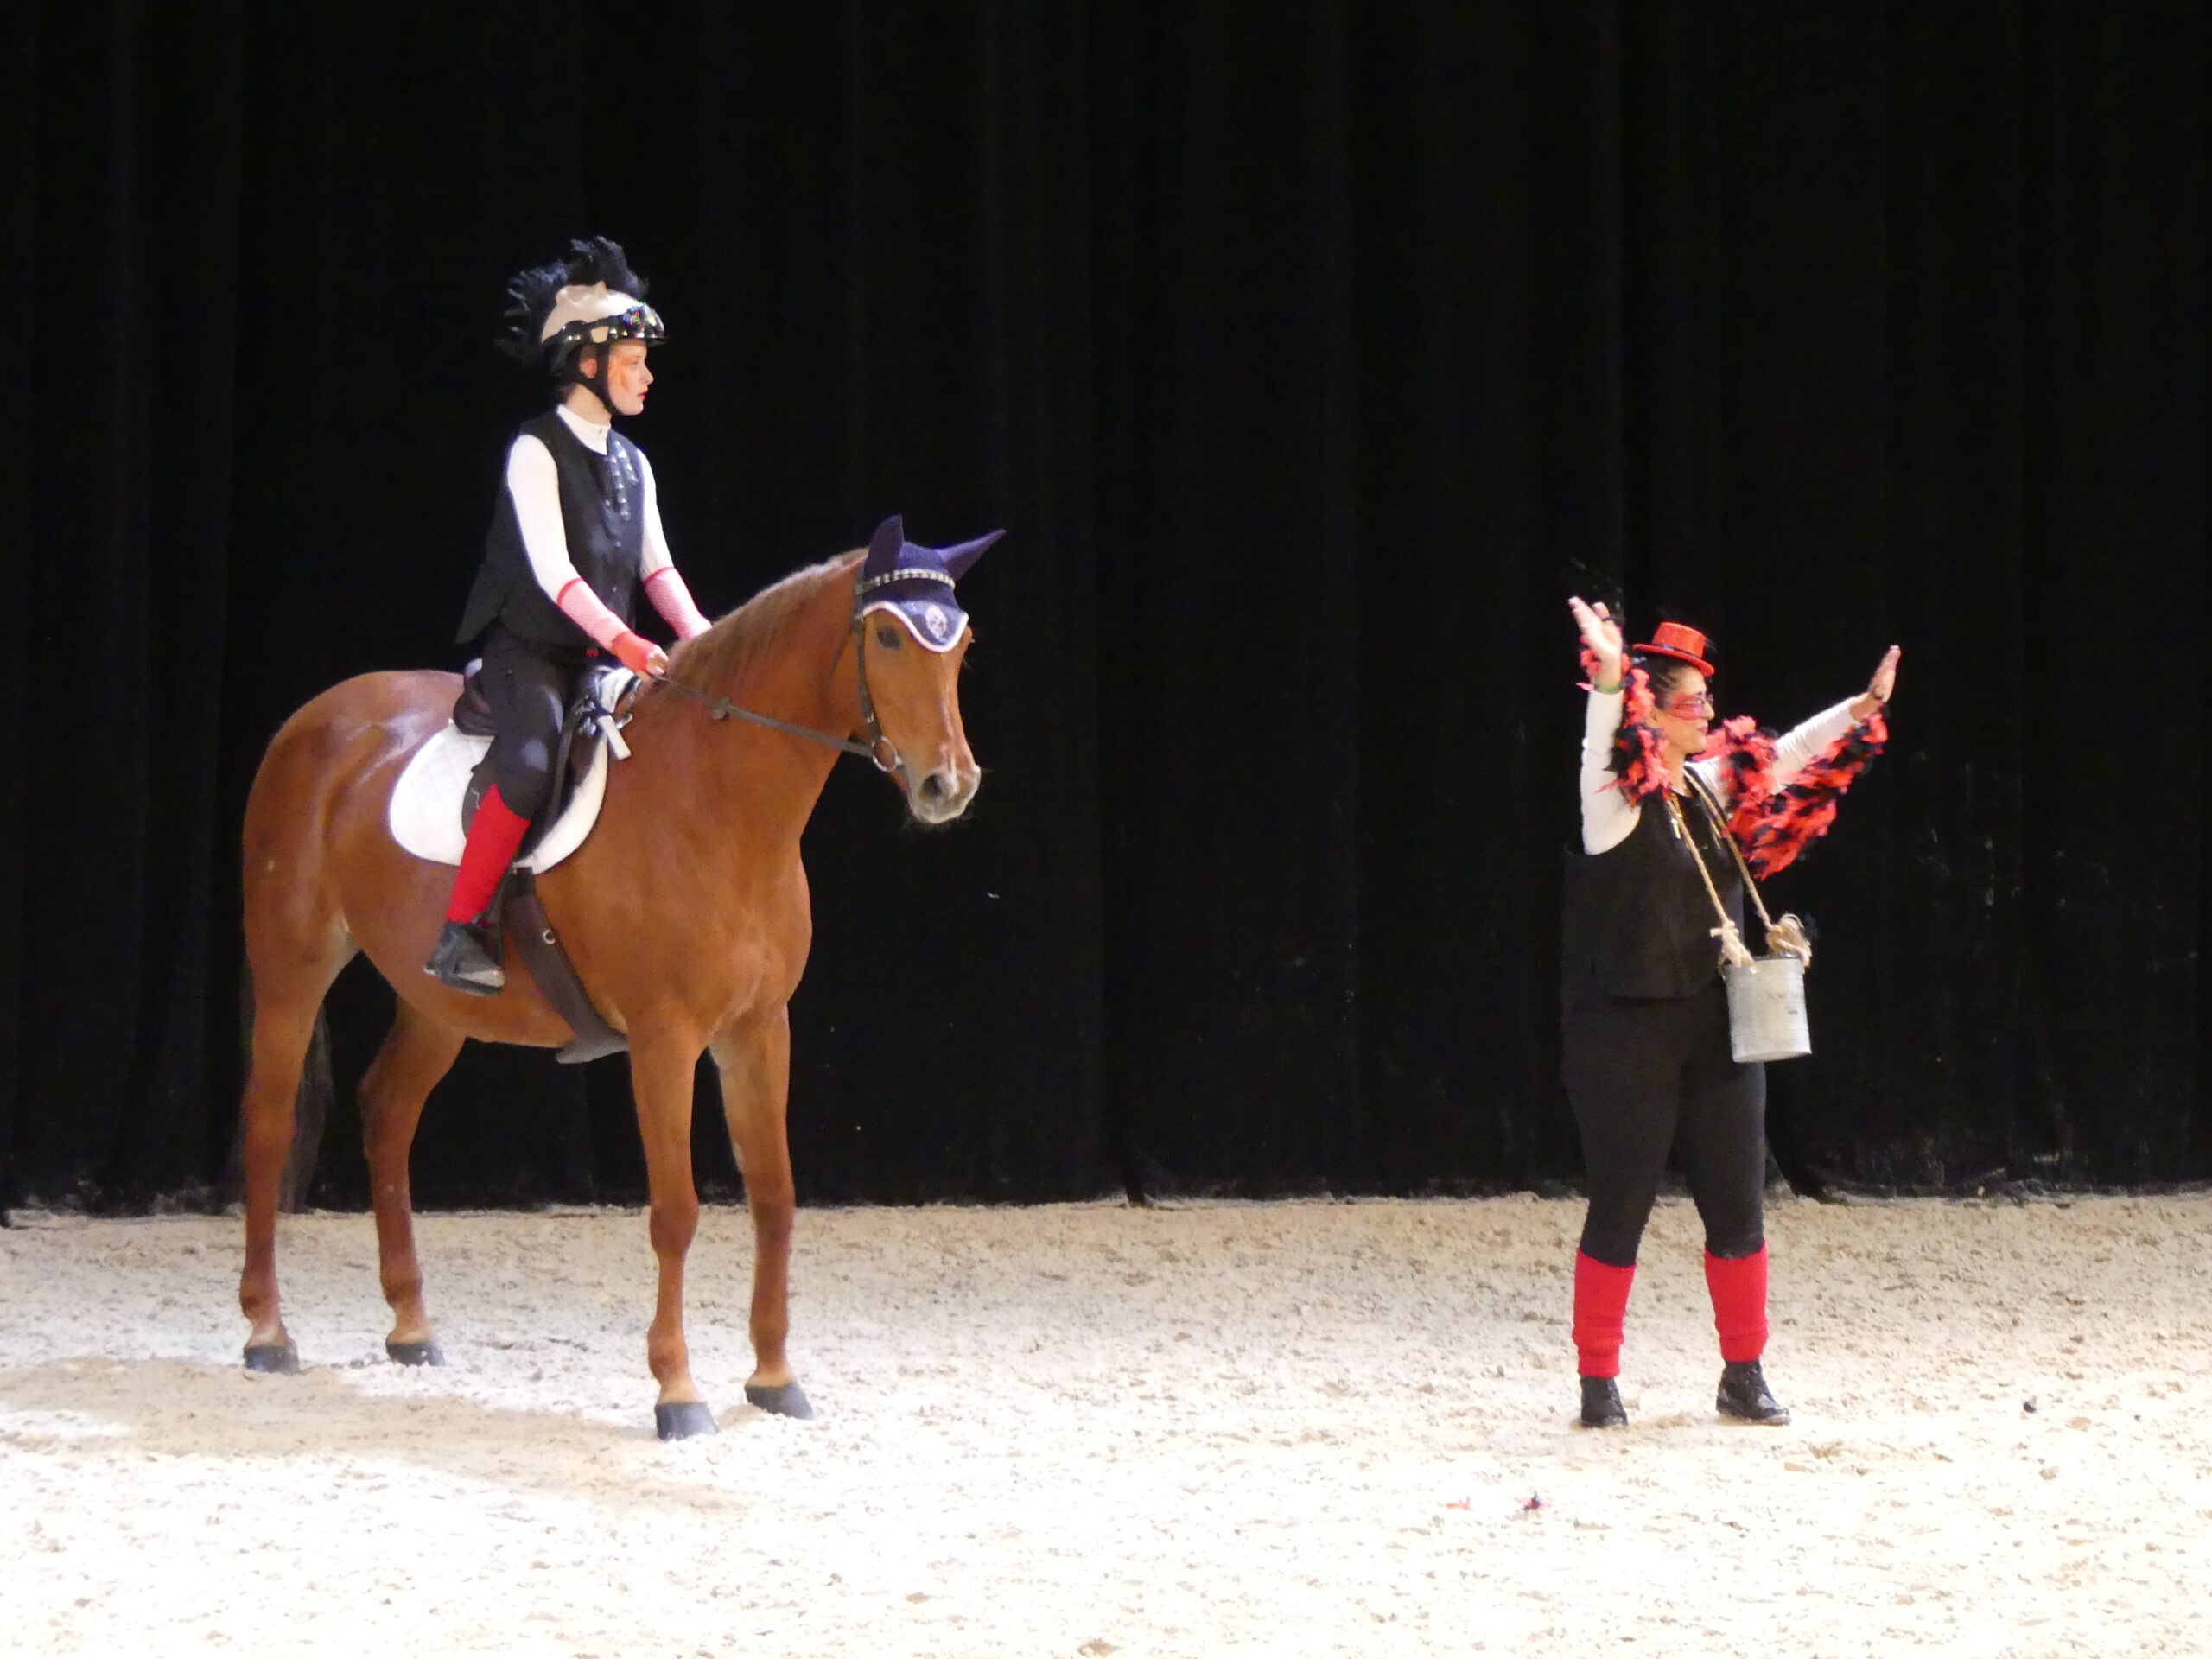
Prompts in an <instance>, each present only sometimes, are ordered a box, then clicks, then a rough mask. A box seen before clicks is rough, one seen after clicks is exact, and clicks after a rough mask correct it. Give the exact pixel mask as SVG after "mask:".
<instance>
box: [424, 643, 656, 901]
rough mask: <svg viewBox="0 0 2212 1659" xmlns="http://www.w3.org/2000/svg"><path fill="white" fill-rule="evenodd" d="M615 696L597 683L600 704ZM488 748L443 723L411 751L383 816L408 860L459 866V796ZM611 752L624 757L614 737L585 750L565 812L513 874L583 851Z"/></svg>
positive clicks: (611, 686) (611, 687)
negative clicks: (582, 768) (586, 756)
mask: <svg viewBox="0 0 2212 1659" xmlns="http://www.w3.org/2000/svg"><path fill="white" fill-rule="evenodd" d="M617 672H618V673H620V677H621V679H622V680H623V681H626V680H627V679H628V678H629V676H628V674H627V673H626V671H617ZM618 689H619V686H618V685H617V684H615V683H609V682H608V681H606V680H602V681H601V695H600V701H601V703H602V704H603V705H610V706H611V705H612V703H613V700H614V694H615V692H616V690H618ZM612 725H613V722H612V721H607V722H606V723H605V727H606V728H611V727H612ZM603 729H604V728H603ZM490 747H492V740H491V739H490V738H488V737H471V736H469V735H468V734H467V733H465V732H463V731H461V729H460V728H457V727H456V726H454V723H453V722H452V721H447V722H446V724H445V725H444V727H443V728H442V729H441V730H440V731H439V732H438V734H437V735H436V736H435V737H433V738H432V739H431V740H430V741H429V742H427V743H425V744H424V745H423V747H421V748H419V749H417V750H416V751H415V758H414V759H413V760H410V761H409V762H408V763H407V769H406V770H405V771H404V772H401V773H400V774H399V782H398V783H397V784H396V785H393V786H392V791H391V809H390V811H389V813H388V814H387V817H388V821H389V823H391V838H392V839H393V840H394V841H396V842H398V843H399V844H400V846H401V847H402V848H403V849H405V850H406V851H408V852H410V853H412V854H414V855H415V856H416V857H417V858H426V859H428V860H429V861H430V862H431V863H433V864H454V865H457V864H459V863H460V862H461V849H462V848H463V847H465V846H467V844H468V837H467V835H466V834H465V833H464V832H463V831H462V829H461V797H462V796H464V795H466V794H467V792H468V779H469V778H470V776H471V775H472V774H473V773H474V772H475V770H476V765H477V762H479V761H480V760H483V758H484V754H485V751H486V750H487V749H489V748H490ZM618 747H620V750H621V753H624V754H626V753H628V749H627V748H626V747H623V746H622V740H621V737H620V734H619V733H618V734H615V735H614V736H613V740H612V741H608V740H607V738H606V737H602V738H601V741H599V742H597V743H594V745H592V753H591V761H590V764H589V765H588V766H587V767H586V768H585V771H584V775H583V776H582V778H581V779H578V780H577V783H576V791H575V794H573V795H571V796H570V797H569V805H568V810H566V811H564V812H563V813H562V814H561V816H560V817H558V818H556V819H555V820H554V822H553V824H552V827H551V828H550V829H547V830H546V832H545V834H544V835H543V837H541V838H540V839H539V841H538V843H537V846H536V847H535V848H533V849H531V852H530V854H529V855H528V856H526V857H524V858H518V859H517V860H516V861H515V863H516V866H517V868H520V869H525V870H550V869H551V868H553V867H554V866H555V865H556V864H558V863H559V862H560V861H562V860H563V859H564V858H566V857H567V856H568V855H569V854H570V853H573V852H575V850H576V849H577V848H579V847H581V846H582V845H583V842H584V837H585V836H588V835H589V834H591V827H592V825H593V824H594V823H598V822H599V808H600V803H601V801H603V800H605V799H606V798H607V760H608V755H607V752H608V750H609V749H613V748H618Z"/></svg>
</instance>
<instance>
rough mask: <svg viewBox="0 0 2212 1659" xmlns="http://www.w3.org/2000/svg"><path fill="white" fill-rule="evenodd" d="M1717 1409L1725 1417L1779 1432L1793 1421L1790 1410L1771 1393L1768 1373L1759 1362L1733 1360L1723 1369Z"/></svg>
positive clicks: (1714, 1406)
mask: <svg viewBox="0 0 2212 1659" xmlns="http://www.w3.org/2000/svg"><path fill="white" fill-rule="evenodd" d="M1713 1409H1714V1410H1715V1411H1717V1412H1719V1414H1721V1415H1722V1416H1723V1417H1734V1418H1736V1419H1738V1420H1739V1421H1743V1422H1746V1423H1765V1424H1768V1425H1770V1426H1771V1427H1777V1428H1778V1427H1781V1426H1782V1425H1783V1424H1784V1423H1786V1422H1788V1421H1789V1407H1787V1406H1784V1405H1782V1404H1780V1403H1779V1402H1777V1401H1776V1399H1775V1397H1774V1395H1772V1394H1771V1393H1770V1392H1769V1391H1768V1389H1767V1386H1766V1373H1764V1371H1762V1370H1759V1363H1758V1361H1757V1360H1756V1359H1739V1360H1731V1361H1730V1362H1729V1363H1727V1364H1726V1365H1724V1366H1722V1367H1721V1368H1720V1395H1719V1398H1718V1399H1716V1400H1715V1401H1714V1402H1713Z"/></svg>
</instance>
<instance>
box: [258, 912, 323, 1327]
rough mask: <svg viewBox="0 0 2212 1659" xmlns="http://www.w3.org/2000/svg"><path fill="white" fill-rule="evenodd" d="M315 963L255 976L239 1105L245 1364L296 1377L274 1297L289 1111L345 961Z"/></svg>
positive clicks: (264, 969)
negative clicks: (326, 998)
mask: <svg viewBox="0 0 2212 1659" xmlns="http://www.w3.org/2000/svg"><path fill="white" fill-rule="evenodd" d="M345 959H346V958H345V955H344V954H343V953H341V954H340V955H339V957H338V959H337V961H336V962H334V963H315V964H314V965H313V966H312V967H302V968H296V969H293V970H292V971H290V972H288V973H283V974H277V973H273V972H270V971H269V970H268V969H267V967H266V965H265V964H263V965H257V967H256V968H255V969H253V970H252V971H253V972H254V986H253V990H254V1006H253V1046H252V1058H251V1063H250V1064H249V1066H248V1068H247V1071H246V1080H245V1097H244V1099H243V1100H241V1101H240V1103H239V1105H238V1113H239V1118H240V1127H241V1129H242V1131H243V1133H242V1135H241V1141H242V1148H241V1150H242V1159H241V1161H242V1162H243V1164H244V1166H245V1271H244V1272H243V1273H241V1274H239V1275H238V1306H239V1308H240V1309H241V1310H242V1311H243V1312H244V1313H245V1317H246V1319H247V1320H248V1322H249V1323H250V1324H251V1327H252V1328H251V1332H250V1333H249V1334H248V1335H247V1337H246V1344H245V1364H246V1369H247V1370H251V1371H296V1370H299V1368H300V1358H299V1351H298V1350H297V1349H296V1348H295V1347H294V1346H293V1345H292V1338H291V1336H290V1334H289V1332H286V1330H285V1329H284V1319H283V1312H282V1310H281V1309H280V1308H279V1306H278V1304H277V1200H278V1198H279V1197H280V1196H281V1189H282V1186H283V1178H284V1164H285V1160H287V1159H288V1158H289V1157H290V1155H291V1151H292V1132H293V1128H294V1110H293V1108H294V1106H295V1103H296V1101H297V1099H298V1096H299V1088H300V1071H301V1067H302V1065H304V1064H305V1063H306V1060H307V1053H308V1045H309V1044H310V1043H311V1042H312V1041H313V1040H314V1039H315V1015H316V1013H317V1012H318V1010H320V1009H321V1006H322V997H323V993H324V992H326V991H327V990H328V989H329V988H330V982H331V981H332V980H334V979H335V978H336V977H337V976H338V969H339V967H340V966H341V965H343V963H344V962H345Z"/></svg>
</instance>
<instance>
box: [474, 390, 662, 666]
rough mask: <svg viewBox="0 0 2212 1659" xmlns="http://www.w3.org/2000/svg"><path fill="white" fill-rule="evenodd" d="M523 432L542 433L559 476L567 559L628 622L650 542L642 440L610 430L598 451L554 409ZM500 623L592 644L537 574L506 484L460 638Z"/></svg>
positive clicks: (538, 640) (578, 645)
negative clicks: (642, 558) (604, 445)
mask: <svg viewBox="0 0 2212 1659" xmlns="http://www.w3.org/2000/svg"><path fill="white" fill-rule="evenodd" d="M517 435H518V436H528V437H533V438H536V439H537V441H538V442H541V443H543V445H544V446H545V448H547V450H548V451H550V453H551V454H552V456H553V469H554V471H555V472H556V474H559V476H560V480H561V525H562V528H563V531H566V533H567V535H568V538H569V562H570V563H573V564H574V565H575V567H576V574H577V575H580V576H582V578H583V579H584V582H585V585H586V586H588V588H590V589H591V590H592V592H594V594H598V595H599V597H600V599H601V602H603V603H604V604H605V605H606V607H607V609H608V610H610V611H612V612H613V613H614V614H615V615H617V616H619V617H620V618H621V619H622V620H623V621H624V622H625V623H627V622H628V621H629V620H630V605H631V600H632V596H633V595H634V594H636V591H637V586H638V562H639V557H640V556H642V555H643V553H644V551H645V467H643V466H642V465H641V464H640V462H639V457H638V450H637V446H636V445H634V444H632V442H630V441H629V440H628V439H627V438H625V437H624V436H623V435H621V434H620V433H619V432H609V433H608V434H607V453H606V454H604V455H601V454H594V453H593V452H592V451H591V450H590V449H588V448H585V447H584V445H583V443H582V441H581V440H580V439H578V437H577V436H576V435H575V433H573V432H571V431H570V430H569V427H568V423H567V422H565V421H563V419H562V418H561V416H560V412H559V411H558V410H551V409H549V410H546V411H545V413H543V415H540V416H537V418H536V419H535V420H529V421H524V423H522V425H521V426H520V427H519V428H518V429H517ZM494 622H499V623H503V624H505V626H506V628H507V630H508V632H512V633H514V634H516V635H518V636H519V637H520V638H522V639H527V640H529V641H531V643H532V644H533V645H556V646H562V647H566V648H568V649H570V650H575V651H582V649H584V648H585V647H586V646H588V645H590V644H591V643H592V642H591V639H590V636H588V634H586V633H585V632H584V631H583V630H582V628H580V627H578V626H576V625H575V623H574V622H571V621H570V620H569V618H568V615H567V613H564V612H563V610H562V609H561V607H559V606H558V605H556V604H555V603H554V602H553V601H552V599H551V598H550V596H549V595H548V594H546V592H545V590H544V589H543V588H540V587H539V586H538V585H537V577H536V576H535V575H532V574H531V569H530V555H529V553H528V552H527V551H526V550H524V547H523V543H522V525H521V524H520V523H519V522H518V520H517V519H516V518H515V503H514V498H513V497H512V495H510V494H509V493H507V490H506V486H505V484H504V483H502V484H501V486H500V488H499V505H497V506H496V507H494V508H493V512H492V530H491V533H490V534H489V535H487V536H486V537H485V538H484V563H483V565H482V566H481V567H480V569H478V570H477V572H476V585H475V586H474V588H470V589H469V593H468V607H467V610H466V611H465V612H463V613H462V614H461V632H459V633H457V634H455V635H454V639H458V640H460V641H461V643H462V644H464V645H466V644H467V643H468V642H469V641H471V640H474V639H476V638H478V637H479V636H480V634H482V633H483V632H484V630H485V629H486V628H488V627H490V626H492V624H493V623H494Z"/></svg>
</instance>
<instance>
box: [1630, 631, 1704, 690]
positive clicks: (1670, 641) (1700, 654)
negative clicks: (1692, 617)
mask: <svg viewBox="0 0 2212 1659" xmlns="http://www.w3.org/2000/svg"><path fill="white" fill-rule="evenodd" d="M1637 650H1638V651H1640V652H1643V653H1644V655H1646V656H1647V657H1672V658H1674V659H1675V661H1676V662H1678V663H1688V664H1689V665H1690V666H1691V667H1692V668H1694V669H1695V670H1697V671H1698V672H1699V673H1700V674H1703V675H1707V676H1708V677H1709V676H1710V675H1711V674H1712V672H1713V664H1711V663H1708V662H1707V661H1706V660H1705V636H1704V635H1703V634H1701V633H1700V632H1698V631H1697V630H1696V629H1695V628H1686V627H1684V626H1682V625H1681V623H1679V622H1662V623H1661V624H1660V625H1659V626H1658V629H1657V631H1656V632H1654V633H1653V634H1652V636H1651V643H1650V644H1649V645H1638V646H1637Z"/></svg>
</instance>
